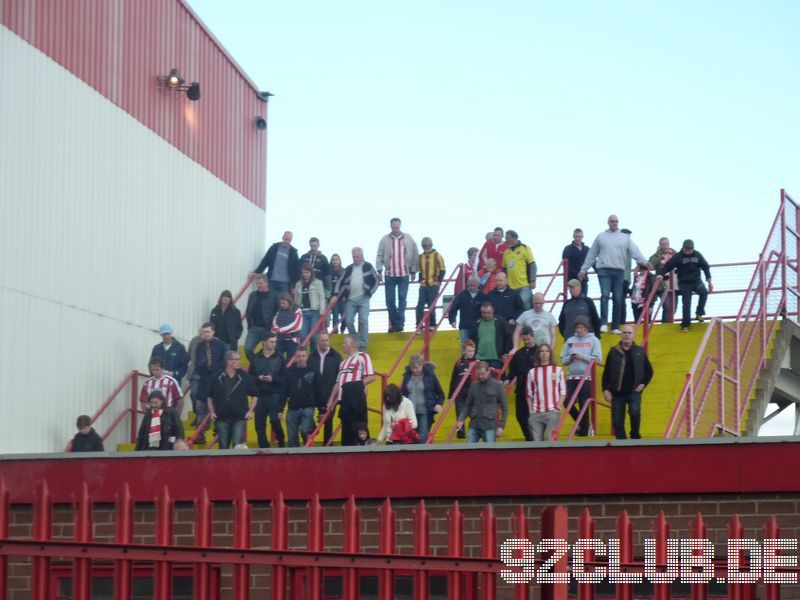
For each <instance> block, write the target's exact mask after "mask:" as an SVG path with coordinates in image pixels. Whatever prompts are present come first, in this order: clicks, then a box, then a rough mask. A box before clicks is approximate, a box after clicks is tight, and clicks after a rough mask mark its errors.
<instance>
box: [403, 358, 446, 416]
mask: <svg viewBox="0 0 800 600" xmlns="http://www.w3.org/2000/svg"><path fill="white" fill-rule="evenodd" d="M410 379H411V367H406V370H405V373H403V383H402V384H401V385H400V393H401V394H403V396H408V395H409V389H408V382H409V380H410ZM422 383H423V384H424V386H425V407H426V408H427V409H428V413H429V414H433V409H434V407H435V406H436V405H437V404H439V405H441V404H443V403H444V390H443V389H442V384H441V383H439V378H438V377H437V376H436V367H434V366H433V365H432V364H431V363H425V365H424V366H423V367H422Z"/></svg>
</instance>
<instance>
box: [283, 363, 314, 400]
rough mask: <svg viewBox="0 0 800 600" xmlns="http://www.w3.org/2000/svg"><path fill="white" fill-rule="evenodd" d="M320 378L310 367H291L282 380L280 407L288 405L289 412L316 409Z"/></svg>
mask: <svg viewBox="0 0 800 600" xmlns="http://www.w3.org/2000/svg"><path fill="white" fill-rule="evenodd" d="M319 380H320V378H319V377H318V373H317V372H315V371H314V369H312V368H311V367H310V366H308V365H306V366H305V367H300V366H298V365H292V366H291V367H289V368H288V369H286V376H285V377H284V379H283V391H282V395H281V406H282V407H283V406H286V404H287V403H288V405H289V410H298V409H301V408H317V406H319V395H320V381H319Z"/></svg>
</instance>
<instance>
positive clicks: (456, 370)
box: [448, 356, 477, 400]
mask: <svg viewBox="0 0 800 600" xmlns="http://www.w3.org/2000/svg"><path fill="white" fill-rule="evenodd" d="M476 360H477V359H476V358H473V359H472V360H467V359H466V358H464V357H463V356H461V357H460V358H459V359H458V360H457V361H456V364H454V365H453V374H452V375H450V391H449V392H448V396H449V397H451V398H452V397H453V394H455V392H456V388H457V387H458V384H459V383H461V378H462V377H464V373H466V372H467V371H468V370H469V366H470V365H471V364H472V363H474V362H475V361H476ZM474 372H475V371H474V370H473V373H474ZM471 383H472V377H470V378H469V379H467V381H466V382H465V383H464V387H462V388H461V391H460V392H459V394H458V398H459V400H466V399H467V394H468V393H469V386H470V384H471Z"/></svg>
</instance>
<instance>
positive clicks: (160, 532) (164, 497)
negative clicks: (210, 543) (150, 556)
mask: <svg viewBox="0 0 800 600" xmlns="http://www.w3.org/2000/svg"><path fill="white" fill-rule="evenodd" d="M172 508H173V502H172V498H171V497H170V495H169V490H168V489H167V486H166V485H165V486H163V487H162V488H161V492H160V493H159V494H158V498H157V499H156V544H158V545H159V546H162V547H163V548H164V550H165V553H167V552H168V549H169V547H170V546H172V520H173V518H174V515H173V514H172ZM167 556H168V554H167ZM155 567H156V568H155V578H154V579H155V581H154V584H155V586H154V592H155V599H156V600H170V598H171V597H172V565H171V564H170V562H169V561H168V560H159V561H157V562H156V565H155Z"/></svg>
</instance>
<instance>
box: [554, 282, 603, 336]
mask: <svg viewBox="0 0 800 600" xmlns="http://www.w3.org/2000/svg"><path fill="white" fill-rule="evenodd" d="M567 287H568V288H569V294H570V298H569V300H567V301H566V302H564V306H562V307H561V314H560V315H559V316H558V330H559V331H560V332H561V337H563V338H564V339H565V340H566V339H567V338H568V337H570V336H572V335H575V319H577V318H578V317H584V318H586V322H587V323H589V331H591V332H592V333H594V334H595V335H596V336H597V338H598V339H599V338H600V317H599V316H598V314H597V307H596V306H595V305H594V302H592V299H591V298H588V297H587V296H586V295H584V294H583V286H582V285H581V282H580V281H578V280H577V279H570V280H569V283H567Z"/></svg>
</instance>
